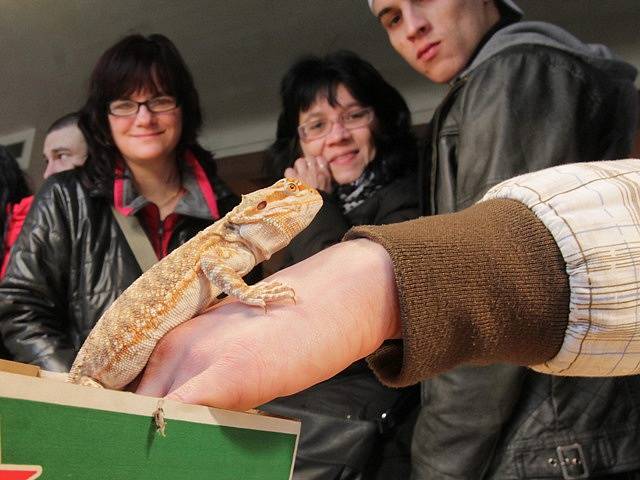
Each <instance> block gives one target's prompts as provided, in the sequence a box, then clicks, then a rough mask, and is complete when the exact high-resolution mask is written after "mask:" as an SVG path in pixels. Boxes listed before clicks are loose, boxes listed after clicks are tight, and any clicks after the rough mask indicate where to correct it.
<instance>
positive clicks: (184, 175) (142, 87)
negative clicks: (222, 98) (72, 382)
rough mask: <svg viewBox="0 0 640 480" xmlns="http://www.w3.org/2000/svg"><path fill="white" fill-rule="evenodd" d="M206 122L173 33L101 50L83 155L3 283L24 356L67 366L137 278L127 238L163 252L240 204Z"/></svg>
mask: <svg viewBox="0 0 640 480" xmlns="http://www.w3.org/2000/svg"><path fill="white" fill-rule="evenodd" d="M201 124H202V116H201V111H200V105H199V101H198V93H197V91H196V89H195V86H194V83H193V79H192V76H191V74H190V72H189V70H188V68H187V66H186V65H185V63H184V61H183V59H182V57H181V55H180V53H179V52H178V51H177V49H176V47H175V46H174V45H173V43H172V42H171V41H170V40H169V39H167V38H166V37H164V36H162V35H151V36H149V37H143V36H141V35H131V36H128V37H125V38H124V39H122V40H121V41H119V42H117V43H116V44H115V45H113V46H112V47H111V48H109V49H108V50H107V51H106V52H105V53H104V54H103V55H102V56H101V57H100V59H99V60H98V63H97V64H96V66H95V68H94V71H93V73H92V76H91V80H90V86H89V96H88V99H87V101H86V103H85V105H84V107H83V108H82V110H81V116H80V122H79V126H80V128H81V129H82V131H83V133H84V135H85V137H86V139H87V143H88V147H89V155H88V158H87V161H86V163H85V165H84V167H83V168H80V169H77V170H74V171H69V172H63V173H59V174H56V175H54V176H52V177H51V178H49V179H48V181H47V182H46V183H45V184H44V186H43V187H42V189H41V190H40V191H39V192H38V194H37V196H36V199H35V200H34V204H33V206H32V208H31V212H30V213H29V216H28V218H27V220H26V222H25V225H24V228H23V231H22V233H21V235H20V237H19V238H18V240H17V242H16V244H15V245H14V249H13V251H12V252H13V253H12V256H11V260H10V262H9V266H8V269H7V273H6V276H5V279H4V281H3V283H2V284H0V298H1V300H0V319H1V320H0V331H1V332H2V336H3V338H4V342H5V344H6V345H7V347H8V349H9V350H10V351H11V353H12V355H13V357H14V358H15V359H16V360H18V361H22V362H27V363H33V364H36V365H39V366H41V367H42V368H45V369H47V370H54V371H66V370H68V369H69V367H70V365H71V363H72V361H73V359H74V357H75V355H76V352H77V351H78V349H79V348H80V346H81V345H82V342H83V341H84V339H85V338H86V336H87V335H88V333H89V332H90V330H91V328H92V327H93V325H94V324H95V322H96V321H97V320H98V318H99V317H100V315H101V314H102V312H103V311H104V310H105V309H106V308H107V307H108V306H109V305H110V304H111V303H112V302H113V301H114V300H115V298H116V297H117V296H118V295H119V294H120V293H121V292H122V291H123V290H124V289H125V288H127V287H128V286H129V285H130V284H131V283H132V282H133V281H134V280H135V279H136V278H137V277H138V276H139V275H140V274H141V267H140V266H139V264H138V262H137V260H136V258H137V257H136V256H135V255H134V250H135V251H137V248H138V247H133V249H132V247H131V246H130V245H133V244H135V243H136V242H138V243H139V242H140V241H142V243H146V245H147V246H146V250H147V252H148V253H149V254H150V255H151V258H153V254H155V257H157V258H162V257H164V256H166V255H167V254H168V253H169V252H170V251H172V250H173V249H175V248H177V247H178V246H179V245H181V244H183V243H184V242H186V241H187V240H188V239H189V238H191V237H192V236H193V235H195V234H196V233H197V232H198V231H200V230H201V229H203V228H204V227H206V226H208V225H210V224H211V223H212V222H213V221H214V220H216V219H218V218H220V217H221V216H222V215H224V214H225V213H227V212H228V211H229V210H230V209H231V208H232V207H233V206H234V205H235V204H237V202H238V198H237V197H236V196H235V195H233V194H232V193H231V192H230V190H229V189H228V188H227V187H226V186H225V185H224V184H223V183H222V182H221V181H220V179H219V178H218V177H217V176H216V173H215V171H216V169H215V164H214V162H213V159H212V156H211V154H210V153H209V152H207V151H206V150H204V149H203V148H202V147H201V146H200V145H199V143H198V141H197V134H198V131H199V129H200V126H201ZM118 219H119V220H120V221H122V220H124V221H125V222H126V221H131V220H132V221H133V227H134V229H135V228H136V227H138V226H139V227H141V228H137V230H138V231H139V233H138V234H131V233H127V234H126V235H125V234H124V233H123V230H122V229H121V227H120V226H119V223H118V221H119V220H118ZM125 230H126V229H125ZM147 239H148V241H147Z"/></svg>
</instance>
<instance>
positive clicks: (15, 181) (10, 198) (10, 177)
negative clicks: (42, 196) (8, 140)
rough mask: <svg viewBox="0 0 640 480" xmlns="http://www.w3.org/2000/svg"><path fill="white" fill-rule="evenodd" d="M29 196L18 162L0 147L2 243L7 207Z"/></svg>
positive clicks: (0, 228) (0, 229) (0, 251)
mask: <svg viewBox="0 0 640 480" xmlns="http://www.w3.org/2000/svg"><path fill="white" fill-rule="evenodd" d="M29 195H31V190H30V189H29V185H28V183H27V180H26V178H25V176H24V173H23V172H22V170H21V169H20V166H19V165H18V162H17V161H16V159H15V158H13V155H11V153H9V150H7V149H6V148H5V147H4V146H2V145H0V241H1V240H2V238H3V237H4V229H5V222H6V211H7V205H9V204H12V203H18V202H19V201H20V200H22V199H23V198H25V197H28V196H29ZM0 253H2V246H1V245H0ZM0 260H1V259H0Z"/></svg>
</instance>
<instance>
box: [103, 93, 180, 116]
mask: <svg viewBox="0 0 640 480" xmlns="http://www.w3.org/2000/svg"><path fill="white" fill-rule="evenodd" d="M141 105H144V106H145V107H147V110H149V111H150V112H153V113H164V112H169V111H171V110H173V109H174V108H177V107H178V100H176V98H175V97H170V96H169V95H162V96H160V97H154V98H150V99H149V100H146V101H144V102H136V101H135V100H114V101H113V102H109V113H110V114H111V115H115V116H116V117H129V116H132V115H136V114H137V113H138V111H139V110H140V106H141Z"/></svg>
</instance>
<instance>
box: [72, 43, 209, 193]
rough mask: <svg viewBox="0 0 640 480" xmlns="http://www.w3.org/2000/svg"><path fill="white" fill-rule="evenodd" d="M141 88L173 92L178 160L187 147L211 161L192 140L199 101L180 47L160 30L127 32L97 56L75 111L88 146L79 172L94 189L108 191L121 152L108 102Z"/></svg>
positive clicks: (199, 122)
mask: <svg viewBox="0 0 640 480" xmlns="http://www.w3.org/2000/svg"><path fill="white" fill-rule="evenodd" d="M141 89H150V90H151V93H153V94H159V93H163V94H167V95H172V96H174V97H176V99H177V101H178V105H179V106H180V107H181V109H182V134H181V136H180V139H179V142H178V146H177V151H178V159H179V162H180V161H181V154H182V153H183V152H184V151H185V150H186V149H187V148H189V149H191V150H193V151H194V153H195V154H196V156H197V157H198V158H199V159H200V160H201V161H202V158H203V157H206V159H207V160H211V154H210V153H209V152H206V150H204V149H203V148H202V147H201V146H200V145H199V144H198V142H197V136H198V132H199V130H200V127H201V126H202V113H201V110H200V100H199V97H198V92H197V91H196V88H195V85H194V82H193V77H192V75H191V72H190V71H189V69H188V67H187V65H186V63H185V62H184V60H183V58H182V56H181V55H180V52H178V49H177V48H176V46H175V45H174V44H173V43H172V42H171V40H169V39H168V38H167V37H165V36H164V35H160V34H153V35H149V36H146V37H145V36H143V35H140V34H133V35H128V36H126V37H124V38H123V39H121V40H120V41H118V42H117V43H116V44H115V45H113V46H112V47H110V48H109V49H108V50H107V51H106V52H104V53H103V54H102V56H101V57H100V58H99V59H98V62H97V64H96V66H95V68H94V69H93V73H92V74H91V79H90V82H89V97H88V99H87V101H86V103H85V105H84V106H83V107H82V109H81V111H80V122H79V126H80V129H81V130H82V132H83V134H84V136H85V138H86V139H87V144H88V148H89V155H88V157H87V161H86V163H85V166H84V168H83V169H82V171H81V176H82V179H83V183H84V184H85V185H86V186H88V187H90V188H91V189H92V190H93V191H97V192H100V193H102V194H104V195H110V194H111V191H112V189H113V179H114V170H115V164H116V161H117V159H118V158H119V157H120V152H119V150H118V148H117V147H116V145H115V142H114V141H113V137H112V135H111V128H110V126H109V120H108V105H109V103H110V102H111V101H113V100H116V99H118V98H124V97H127V96H128V95H131V94H132V93H134V92H136V91H138V90H141ZM208 168H212V165H209V166H208Z"/></svg>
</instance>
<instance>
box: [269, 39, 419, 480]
mask: <svg viewBox="0 0 640 480" xmlns="http://www.w3.org/2000/svg"><path fill="white" fill-rule="evenodd" d="M280 94H281V100H282V111H281V113H280V117H279V120H278V128H277V134H276V141H275V143H274V144H273V145H272V146H271V148H270V149H269V152H268V157H267V162H266V165H267V169H268V171H269V173H270V175H271V176H273V177H280V176H282V175H285V176H291V177H297V178H299V179H300V180H302V181H304V182H305V183H307V184H309V185H312V186H314V187H316V188H317V189H318V190H320V192H321V193H322V195H323V197H324V205H323V207H322V209H321V210H320V212H319V213H318V215H317V216H316V218H315V219H314V221H313V222H312V223H311V225H310V226H309V227H308V228H307V229H305V230H304V231H303V232H302V233H301V234H300V235H298V236H297V237H296V238H294V239H293V241H292V242H291V244H290V245H289V247H288V248H287V249H286V251H285V261H284V264H285V265H290V264H293V263H297V262H299V261H301V260H303V259H305V258H307V257H310V256H311V255H313V254H315V253H317V252H319V251H321V250H323V249H324V248H326V247H328V246H330V245H332V244H335V243H338V242H339V241H340V240H341V238H342V236H343V235H344V234H345V233H346V231H347V230H348V229H349V228H350V227H352V226H354V225H363V224H367V225H371V224H374V225H380V224H388V223H395V222H400V221H403V220H409V219H412V218H415V217H417V216H418V194H417V190H416V185H417V180H416V171H415V165H416V158H417V155H416V144H415V139H414V137H413V135H412V133H411V117H410V113H409V109H408V108H407V105H406V103H405V101H404V99H403V98H402V96H401V95H400V94H399V93H398V91H397V90H396V89H394V88H393V87H392V86H391V85H389V84H388V83H387V82H386V81H385V80H384V79H383V78H382V77H381V75H380V74H379V73H378V72H377V71H376V70H375V68H373V66H371V65H370V64H369V63H368V62H366V61H364V60H363V59H361V58H360V57H358V56H357V55H355V54H354V53H351V52H347V51H340V52H336V53H333V54H330V55H328V56H326V57H324V58H319V57H316V56H310V57H306V58H302V59H301V60H299V61H298V62H296V63H295V64H294V65H293V66H292V67H291V68H290V69H289V71H288V72H287V73H286V74H285V76H284V78H283V80H282V83H281V89H280ZM336 288H349V286H348V285H336ZM318 295H320V296H321V295H322V292H318ZM417 403H418V395H417V391H416V390H415V388H413V389H405V390H398V389H389V388H386V387H383V386H382V385H381V384H380V383H379V382H378V381H377V379H376V378H375V377H374V375H373V373H371V371H370V370H369V369H368V367H367V366H366V365H365V363H364V361H361V362H357V363H355V364H353V365H352V366H351V367H349V368H348V369H347V370H345V371H343V372H342V373H341V374H339V375H337V376H336V377H334V378H332V379H330V380H328V381H326V382H323V383H321V384H318V385H316V386H315V387H313V388H310V389H308V390H306V391H304V392H301V393H298V394H296V395H292V396H289V397H283V398H280V399H277V400H275V401H273V402H270V403H269V404H267V405H264V406H263V407H261V408H262V409H264V410H266V411H268V412H272V413H275V414H282V415H287V416H292V417H295V418H300V419H301V420H302V435H301V438H300V443H299V446H298V456H297V459H296V465H295V470H294V478H299V479H305V480H309V479H334V478H336V479H339V478H354V479H356V478H408V476H409V442H410V436H411V430H412V414H413V413H415V411H416V406H417ZM394 425H395V428H394Z"/></svg>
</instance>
